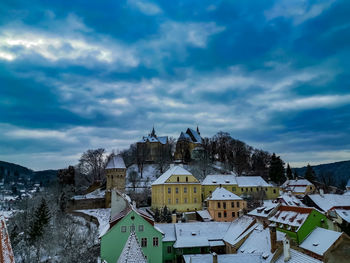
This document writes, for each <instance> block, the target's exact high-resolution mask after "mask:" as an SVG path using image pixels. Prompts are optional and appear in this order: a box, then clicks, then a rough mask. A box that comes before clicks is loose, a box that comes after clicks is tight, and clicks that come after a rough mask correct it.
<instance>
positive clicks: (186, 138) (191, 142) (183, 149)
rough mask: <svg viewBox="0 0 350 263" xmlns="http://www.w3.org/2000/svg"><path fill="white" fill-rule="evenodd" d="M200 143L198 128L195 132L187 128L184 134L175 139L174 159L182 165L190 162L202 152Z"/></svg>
mask: <svg viewBox="0 0 350 263" xmlns="http://www.w3.org/2000/svg"><path fill="white" fill-rule="evenodd" d="M202 141H203V139H202V137H201V136H200V132H199V129H198V127H197V130H193V129H190V128H188V129H187V130H186V132H181V133H180V136H179V138H178V139H177V143H176V150H175V154H174V159H175V160H178V161H181V162H183V163H187V162H190V161H191V160H192V159H194V158H195V157H196V156H197V155H198V152H201V151H202Z"/></svg>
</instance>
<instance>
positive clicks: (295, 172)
mask: <svg viewBox="0 0 350 263" xmlns="http://www.w3.org/2000/svg"><path fill="white" fill-rule="evenodd" d="M293 176H294V179H297V178H298V177H299V175H298V172H297V171H295V170H294V174H293Z"/></svg>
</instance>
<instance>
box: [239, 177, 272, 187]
mask: <svg viewBox="0 0 350 263" xmlns="http://www.w3.org/2000/svg"><path fill="white" fill-rule="evenodd" d="M236 180H237V184H238V186H239V187H251V186H254V187H256V186H272V185H271V184H269V183H267V182H266V181H265V180H264V179H263V178H262V177H261V176H237V177H236Z"/></svg>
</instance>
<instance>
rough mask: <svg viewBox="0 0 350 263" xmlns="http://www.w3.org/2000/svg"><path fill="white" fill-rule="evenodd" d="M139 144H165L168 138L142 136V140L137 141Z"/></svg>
mask: <svg viewBox="0 0 350 263" xmlns="http://www.w3.org/2000/svg"><path fill="white" fill-rule="evenodd" d="M139 142H141V143H145V142H160V143H161V144H166V143H167V142H168V136H160V137H157V136H152V135H149V136H144V137H142V139H141V140H140V141H139Z"/></svg>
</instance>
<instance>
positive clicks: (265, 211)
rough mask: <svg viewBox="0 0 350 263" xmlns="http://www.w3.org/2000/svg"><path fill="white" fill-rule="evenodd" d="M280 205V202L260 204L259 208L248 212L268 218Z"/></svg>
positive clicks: (251, 214)
mask: <svg viewBox="0 0 350 263" xmlns="http://www.w3.org/2000/svg"><path fill="white" fill-rule="evenodd" d="M278 205H279V204H278V203H270V204H267V205H264V206H260V207H258V208H255V209H254V210H252V211H250V212H249V213H248V215H250V216H259V217H265V218H268V217H270V216H271V214H272V213H273V212H274V211H275V210H276V209H275V208H276V207H277V206H278Z"/></svg>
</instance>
